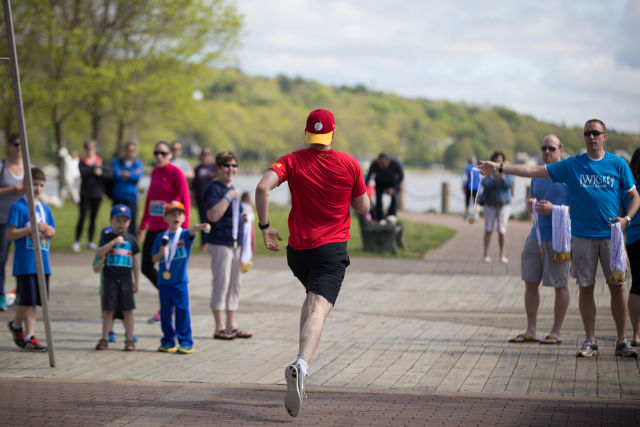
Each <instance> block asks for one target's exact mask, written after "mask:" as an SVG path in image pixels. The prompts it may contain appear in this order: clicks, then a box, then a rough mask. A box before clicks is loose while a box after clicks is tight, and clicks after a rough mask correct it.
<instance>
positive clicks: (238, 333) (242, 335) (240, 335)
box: [229, 328, 253, 338]
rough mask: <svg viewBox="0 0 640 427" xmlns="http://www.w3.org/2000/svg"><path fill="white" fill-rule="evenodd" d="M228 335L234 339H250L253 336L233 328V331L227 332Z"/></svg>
mask: <svg viewBox="0 0 640 427" xmlns="http://www.w3.org/2000/svg"><path fill="white" fill-rule="evenodd" d="M229 333H230V334H234V335H235V337H236V338H251V337H252V336H253V334H252V333H250V332H245V331H243V330H242V329H238V328H235V329H234V330H233V331H229Z"/></svg>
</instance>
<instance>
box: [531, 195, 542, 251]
mask: <svg viewBox="0 0 640 427" xmlns="http://www.w3.org/2000/svg"><path fill="white" fill-rule="evenodd" d="M531 211H532V212H533V226H534V227H535V229H536V238H537V239H538V250H539V251H540V254H541V255H542V254H543V253H544V249H542V236H541V235H540V223H539V222H538V221H539V220H538V213H537V212H536V201H535V200H532V201H531Z"/></svg>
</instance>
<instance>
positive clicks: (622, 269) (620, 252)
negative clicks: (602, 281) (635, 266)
mask: <svg viewBox="0 0 640 427" xmlns="http://www.w3.org/2000/svg"><path fill="white" fill-rule="evenodd" d="M610 253H611V256H610V257H611V258H610V265H611V271H612V273H611V276H610V279H611V281H613V282H616V283H622V282H624V281H625V279H626V277H625V273H626V271H627V251H626V250H625V248H624V237H623V236H622V228H620V223H619V222H614V223H613V224H611V252H610Z"/></svg>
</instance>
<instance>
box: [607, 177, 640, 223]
mask: <svg viewBox="0 0 640 427" xmlns="http://www.w3.org/2000/svg"><path fill="white" fill-rule="evenodd" d="M627 196H629V209H628V210H627V216H628V217H629V218H633V217H634V216H635V214H636V212H638V208H640V195H638V190H636V187H635V186H634V187H633V188H632V189H631V190H630V191H627ZM609 221H614V222H619V223H620V228H622V231H624V230H625V229H626V228H627V225H629V221H627V218H626V217H623V216H622V217H621V216H619V217H615V218H609Z"/></svg>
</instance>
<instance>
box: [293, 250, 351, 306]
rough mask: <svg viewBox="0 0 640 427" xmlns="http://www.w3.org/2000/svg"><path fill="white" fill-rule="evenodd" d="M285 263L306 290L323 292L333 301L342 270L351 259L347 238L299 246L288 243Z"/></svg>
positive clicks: (322, 294)
mask: <svg viewBox="0 0 640 427" xmlns="http://www.w3.org/2000/svg"><path fill="white" fill-rule="evenodd" d="M287 263H288V264H289V268H291V271H292V272H293V275H294V276H296V277H297V278H298V280H300V282H302V284H303V285H304V287H305V288H306V289H307V292H313V293H314V294H318V295H320V296H323V297H325V298H326V299H327V301H329V302H330V303H331V304H335V303H336V299H337V298H338V293H339V292H340V287H341V286H342V281H343V280H344V273H345V271H346V269H347V267H348V266H349V264H350V263H351V262H350V261H349V254H348V253H347V242H336V243H327V244H326V245H322V246H318V247H317V248H313V249H302V250H296V249H293V248H291V247H290V246H287Z"/></svg>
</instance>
